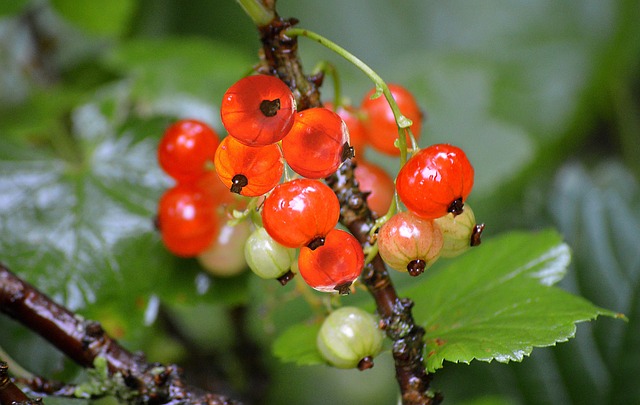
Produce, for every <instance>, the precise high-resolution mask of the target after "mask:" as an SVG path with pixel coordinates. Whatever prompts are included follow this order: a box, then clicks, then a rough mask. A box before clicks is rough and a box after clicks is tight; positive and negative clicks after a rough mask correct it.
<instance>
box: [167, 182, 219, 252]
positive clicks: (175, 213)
mask: <svg viewBox="0 0 640 405" xmlns="http://www.w3.org/2000/svg"><path fill="white" fill-rule="evenodd" d="M158 226H159V228H160V233H161V235H162V240H163V242H164V244H165V246H166V247H167V249H169V250H170V251H171V252H172V253H174V254H176V255H178V256H185V257H189V256H195V255H197V254H199V253H200V252H202V251H203V250H204V249H206V248H207V247H208V246H209V245H211V242H212V241H213V239H214V238H215V236H216V235H217V233H218V229H219V225H218V218H217V215H216V204H215V200H214V199H213V198H212V197H211V196H210V195H209V194H208V193H206V192H204V191H203V190H201V189H200V188H198V187H196V186H195V185H193V184H178V185H177V186H175V187H173V188H171V189H169V190H167V191H166V192H165V193H164V195H163V196H162V197H161V198H160V203H159V207H158Z"/></svg>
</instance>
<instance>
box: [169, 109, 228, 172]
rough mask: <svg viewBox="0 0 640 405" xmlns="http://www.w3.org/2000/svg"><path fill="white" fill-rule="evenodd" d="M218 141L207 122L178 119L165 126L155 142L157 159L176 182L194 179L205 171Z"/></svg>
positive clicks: (211, 159)
mask: <svg viewBox="0 0 640 405" xmlns="http://www.w3.org/2000/svg"><path fill="white" fill-rule="evenodd" d="M218 142H219V141H218V135H217V134H216V133H215V131H214V130H213V129H211V128H210V127H209V126H208V125H207V124H205V123H203V122H200V121H196V120H182V121H178V122H176V123H175V124H173V125H171V126H170V127H169V128H167V130H166V131H165V133H164V136H163V137H162V140H161V141H160V145H158V162H159V163H160V167H162V169H163V170H164V171H165V173H167V174H168V175H169V176H171V177H173V178H174V179H176V180H177V181H180V182H187V181H193V180H196V179H197V178H198V177H200V176H202V175H203V174H204V173H205V172H206V164H207V162H210V161H213V155H214V154H215V153H216V147H217V146H218Z"/></svg>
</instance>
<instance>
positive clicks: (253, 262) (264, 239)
mask: <svg viewBox="0 0 640 405" xmlns="http://www.w3.org/2000/svg"><path fill="white" fill-rule="evenodd" d="M244 257H245V259H246V260H247V264H248V265H249V268H250V269H251V271H253V272H254V273H255V274H256V275H257V276H258V277H260V278H264V279H272V278H279V277H282V276H284V275H285V274H287V273H288V272H289V271H290V269H291V265H292V264H293V262H294V260H295V257H296V250H295V249H292V248H288V247H286V246H283V245H281V244H279V243H278V242H276V241H275V240H273V238H272V237H271V236H269V234H268V233H267V231H266V230H265V229H264V228H258V229H256V230H255V231H254V232H253V233H252V234H251V235H250V236H249V238H248V239H247V241H246V243H245V245H244Z"/></svg>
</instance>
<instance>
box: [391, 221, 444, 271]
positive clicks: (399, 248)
mask: <svg viewBox="0 0 640 405" xmlns="http://www.w3.org/2000/svg"><path fill="white" fill-rule="evenodd" d="M442 243H443V239H442V232H441V231H440V228H438V226H436V225H435V224H434V223H433V220H432V219H422V218H419V217H417V216H415V215H413V214H412V213H410V212H401V213H398V214H396V215H394V216H392V217H391V219H389V220H388V221H387V222H386V223H385V224H384V225H382V227H381V228H380V231H379V232H378V251H379V252H380V257H382V260H384V261H385V263H387V264H388V265H389V267H391V268H392V269H395V270H398V271H408V272H409V274H410V275H412V276H417V275H420V274H422V272H423V271H424V270H426V269H427V268H428V267H429V266H431V265H432V264H433V263H434V262H435V261H436V260H437V259H438V257H440V250H441V249H442Z"/></svg>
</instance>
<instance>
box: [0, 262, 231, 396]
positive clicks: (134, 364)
mask: <svg viewBox="0 0 640 405" xmlns="http://www.w3.org/2000/svg"><path fill="white" fill-rule="evenodd" d="M0 312H3V313H5V314H6V315H8V316H10V317H12V318H14V319H15V320H17V321H18V322H20V323H22V324H23V325H24V326H26V327H28V328H29V329H31V330H33V331H34V332H36V333H38V334H39V335H41V336H42V337H44V338H45V339H47V340H48V341H49V342H50V343H51V344H52V345H54V346H55V347H57V348H58V349H59V350H60V351H62V352H63V353H64V354H65V355H67V356H68V357H69V358H71V359H73V360H74V361H75V362H76V363H78V364H79V365H81V366H83V367H93V364H94V360H95V359H96V358H97V357H103V358H104V359H105V360H106V363H107V367H108V370H109V372H110V374H111V375H115V374H118V373H119V374H120V375H121V376H122V377H123V379H124V382H125V384H126V387H127V388H129V389H130V390H131V391H132V392H133V391H135V392H136V398H137V399H138V401H139V403H144V404H184V405H187V404H191V405H223V404H224V405H231V404H238V402H235V401H232V400H230V399H228V398H226V397H223V396H220V395H216V394H212V393H207V392H204V391H201V390H199V389H197V388H193V387H190V386H187V385H186V384H185V382H184V381H183V378H182V371H181V369H180V368H179V367H177V366H175V365H166V366H163V365H161V364H155V363H147V362H146V361H145V359H144V357H143V356H142V355H139V354H134V353H131V352H129V351H128V350H126V349H125V348H123V347H122V346H120V344H118V342H117V341H115V340H114V339H112V338H111V337H110V336H109V335H107V334H106V333H105V331H104V330H103V329H102V326H101V325H100V324H99V323H98V322H95V321H91V320H85V319H83V318H81V317H80V316H78V315H75V314H73V313H72V312H71V311H69V310H68V309H66V308H64V307H63V306H61V305H58V304H56V303H55V302H53V301H52V300H51V299H50V298H48V297H47V296H46V295H44V294H43V293H41V292H40V291H38V290H37V289H35V288H34V287H33V286H31V285H29V284H28V283H26V282H25V281H23V280H22V279H20V278H19V277H18V276H16V275H15V274H13V273H12V272H11V271H10V270H9V269H8V268H7V267H5V266H4V265H2V264H0Z"/></svg>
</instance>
